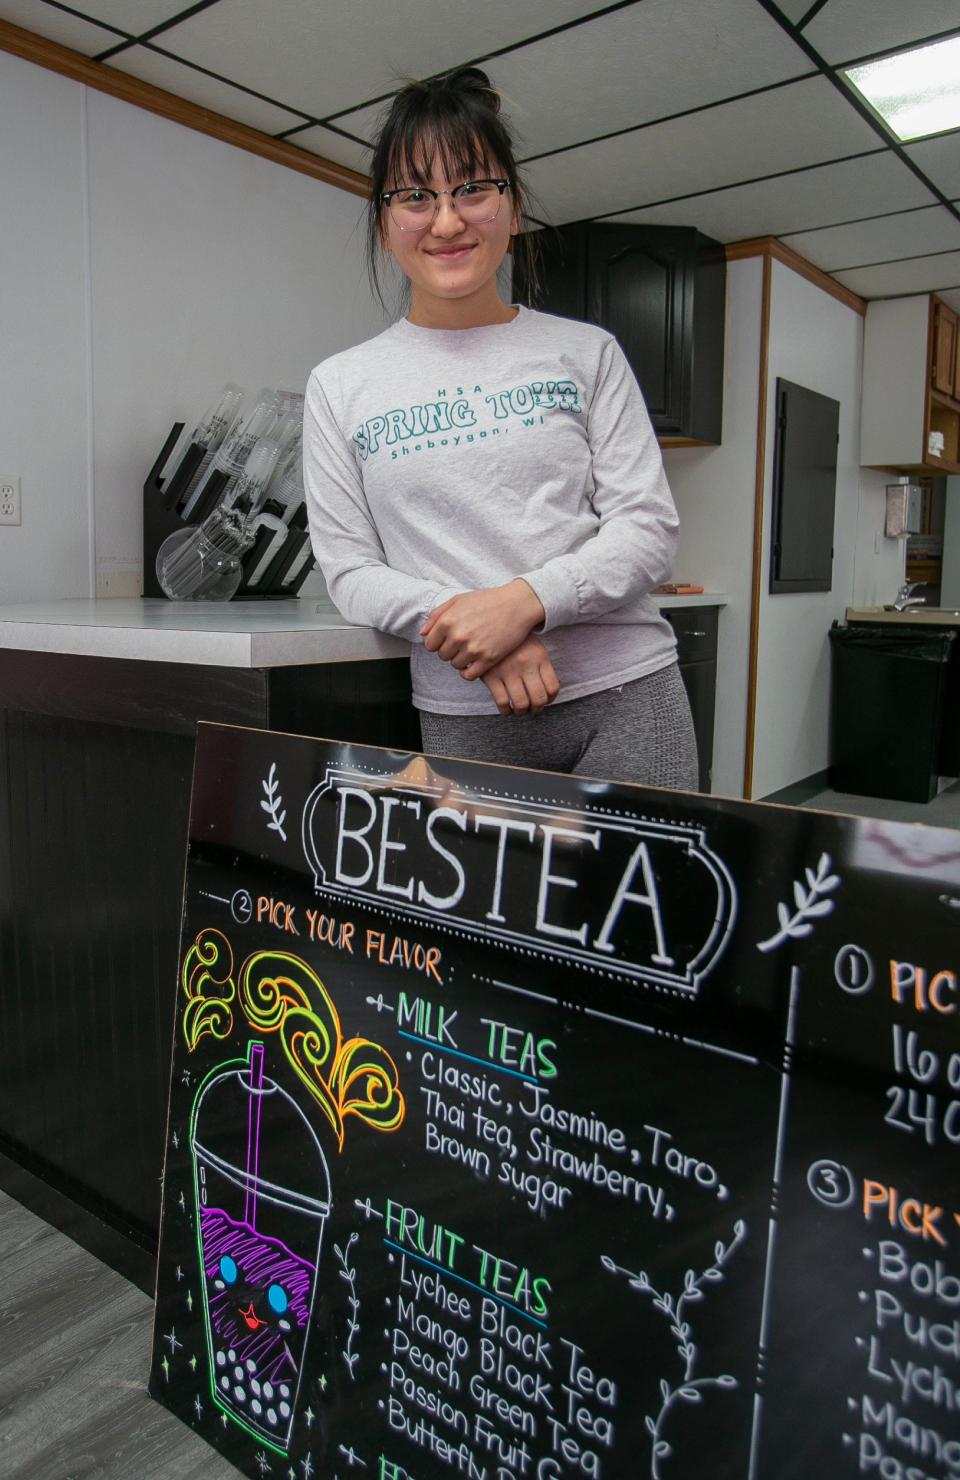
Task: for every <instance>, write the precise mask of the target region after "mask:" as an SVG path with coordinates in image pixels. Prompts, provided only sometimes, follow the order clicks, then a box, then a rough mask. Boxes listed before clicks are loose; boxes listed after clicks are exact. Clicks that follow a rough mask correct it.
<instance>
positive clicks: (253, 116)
mask: <svg viewBox="0 0 960 1480" xmlns="http://www.w3.org/2000/svg"><path fill="white" fill-rule="evenodd" d="M110 65H111V66H112V67H116V68H117V70H118V71H120V72H127V73H129V75H130V76H131V77H139V78H140V79H141V81H143V82H152V83H153V85H154V87H162V88H164V89H165V90H166V91H167V92H171V93H175V94H176V95H177V97H178V98H186V99H187V101H188V102H190V103H197V104H198V105H199V106H200V107H201V108H210V109H212V110H213V112H214V113H222V114H223V115H224V117H225V118H232V119H234V120H235V122H237V123H245V124H247V125H249V127H250V128H256V129H260V130H261V132H262V133H265V134H279V133H282V132H283V131H284V130H285V129H288V128H296V127H297V125H298V124H301V123H302V122H303V119H302V117H300V115H299V114H296V113H290V112H288V111H287V109H286V108H278V107H276V106H275V105H274V104H273V103H265V102H263V101H261V99H260V98H254V97H251V96H250V94H249V93H246V92H243V91H242V90H241V89H240V88H238V87H231V86H230V84H229V83H228V82H220V81H219V80H218V79H217V78H215V77H208V76H207V75H206V73H205V72H198V71H197V70H196V68H195V67H187V66H186V65H185V64H184V63H183V62H177V61H174V60H173V59H172V58H171V57H168V56H164V55H163V54H162V53H161V52H158V51H153V50H152V49H151V48H149V47H146V46H132V47H130V49H129V50H128V51H123V52H121V53H120V55H119V56H118V57H116V58H115V59H114V60H113V61H111V62H110Z"/></svg>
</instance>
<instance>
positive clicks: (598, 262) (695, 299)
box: [514, 221, 726, 444]
mask: <svg viewBox="0 0 960 1480" xmlns="http://www.w3.org/2000/svg"><path fill="white" fill-rule="evenodd" d="M538 246H539V251H540V258H541V266H540V278H541V289H540V292H539V294H538V295H537V296H536V298H534V296H533V293H532V292H531V288H530V284H529V282H528V280H527V277H526V274H525V273H524V271H523V270H522V267H521V265H520V263H519V262H518V263H517V265H516V267H515V269H514V296H515V298H516V299H517V300H518V301H519V302H521V303H526V304H529V305H530V306H532V307H535V308H542V309H543V310H544V311H545V312H546V313H555V314H561V315H563V316H565V317H567V318H572V319H584V320H586V321H587V322H588V323H591V324H600V325H601V326H602V327H603V328H604V329H609V330H610V332H611V333H612V334H615V335H616V337H617V339H618V341H619V343H620V345H621V348H622V349H623V352H624V354H625V355H626V357H627V359H628V360H629V362H630V364H631V366H632V367H633V371H634V374H635V375H636V377H637V380H638V381H639V382H640V388H641V390H642V391H643V394H644V399H645V400H646V403H647V409H648V410H649V412H650V417H651V420H652V421H653V425H654V428H655V430H656V432H657V435H658V437H660V439H661V441H663V442H665V443H667V444H669V443H670V442H678V441H679V442H688V441H689V442H703V443H719V441H720V440H721V428H722V420H723V333H724V312H725V291H726V259H725V256H724V250H723V247H722V246H721V245H720V243H719V242H715V241H711V240H710V238H709V237H705V236H702V235H701V234H700V232H699V231H695V230H694V229H693V228H692V227H681V226H617V225H606V224H603V223H599V224H597V223H593V222H589V221H577V222H573V223H572V224H571V225H569V226H561V227H559V228H557V229H556V230H553V229H548V230H546V231H542V232H540V233H539V235H538Z"/></svg>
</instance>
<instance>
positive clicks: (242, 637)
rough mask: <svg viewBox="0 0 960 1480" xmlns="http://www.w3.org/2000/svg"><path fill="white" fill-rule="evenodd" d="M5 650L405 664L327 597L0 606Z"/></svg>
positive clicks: (238, 662) (239, 664)
mask: <svg viewBox="0 0 960 1480" xmlns="http://www.w3.org/2000/svg"><path fill="white" fill-rule="evenodd" d="M0 647H5V648H19V649H22V650H26V651H28V652H37V653H71V654H74V655H75V656H82V657H93V658H138V659H145V660H147V661H151V662H154V663H196V664H202V665H213V666H218V667H223V668H284V667H291V666H294V665H297V664H304V663H348V662H355V661H358V660H362V659H365V658H398V657H399V658H402V657H405V656H406V654H407V653H408V652H409V647H408V645H407V643H405V642H403V641H401V639H400V638H398V637H388V636H387V635H386V633H383V632H375V631H374V630H373V629H372V628H371V627H355V626H352V625H351V624H350V623H349V622H347V621H345V620H344V618H343V617H341V615H340V613H339V612H338V611H336V610H335V609H334V607H333V605H332V604H331V602H330V600H329V598H327V597H312V598H310V599H309V600H303V601H301V600H299V599H296V598H294V599H291V600H282V601H167V600H166V599H165V598H163V597H147V598H146V599H144V600H139V599H136V600H132V601H120V600H117V601H113V600H104V601H92V600H82V599H78V600H75V601H49V602H41V601H37V602H24V603H17V604H16V605H13V604H11V605H8V606H7V605H0Z"/></svg>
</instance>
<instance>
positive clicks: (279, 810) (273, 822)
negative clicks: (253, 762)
mask: <svg viewBox="0 0 960 1480" xmlns="http://www.w3.org/2000/svg"><path fill="white" fill-rule="evenodd" d="M260 785H261V786H262V787H263V790H264V795H265V796H266V801H261V803H260V805H261V807H262V808H263V810H264V812H267V813H269V816H270V821H269V822H268V823H267V827H268V828H269V829H270V831H271V832H278V833H279V834H280V836H281V838H282V839H283V841H284V842H286V841H287V835H286V833H285V832H284V830H283V824H284V822H286V820H287V813H286V809H285V808H284V806H283V797H282V796H281V795H280V783H279V782H278V781H277V763H276V761H274V762H273V764H272V765H271V767H270V770H269V772H268V773H267V779H266V781H261V783H260Z"/></svg>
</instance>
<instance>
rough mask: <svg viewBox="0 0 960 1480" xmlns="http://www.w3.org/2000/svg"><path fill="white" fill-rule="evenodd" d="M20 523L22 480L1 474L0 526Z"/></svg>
mask: <svg viewBox="0 0 960 1480" xmlns="http://www.w3.org/2000/svg"><path fill="white" fill-rule="evenodd" d="M19 523H20V479H19V478H7V477H5V476H4V475H3V474H2V473H0V524H19Z"/></svg>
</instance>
